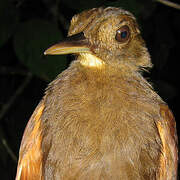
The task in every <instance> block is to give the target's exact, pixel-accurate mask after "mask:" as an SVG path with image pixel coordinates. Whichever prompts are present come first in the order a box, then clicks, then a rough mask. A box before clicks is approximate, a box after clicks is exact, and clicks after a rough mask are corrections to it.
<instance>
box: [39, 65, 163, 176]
mask: <svg viewBox="0 0 180 180" xmlns="http://www.w3.org/2000/svg"><path fill="white" fill-rule="evenodd" d="M68 71H71V73H69V72H68ZM93 76H94V77H95V78H93ZM137 82H138V81H137ZM138 88H139V87H138V86H137V87H134V84H133V85H131V83H127V82H126V81H124V80H123V78H122V79H121V78H116V77H115V76H112V78H111V79H110V78H102V77H98V76H97V72H96V71H92V72H91V73H90V74H87V71H83V70H82V72H81V73H80V72H79V70H77V69H76V68H75V69H68V70H66V71H65V72H64V73H63V74H62V75H61V78H57V79H56V80H55V81H54V82H53V83H52V84H51V85H50V87H49V89H48V91H47V92H46V94H47V95H46V96H45V103H46V106H45V110H44V113H43V116H42V126H44V127H43V129H44V139H43V142H42V148H44V149H48V153H47V158H46V161H45V163H46V165H45V167H46V170H47V171H48V169H49V168H48V167H49V166H50V165H51V164H54V166H56V164H58V166H56V171H57V169H59V171H60V170H61V171H63V170H62V169H63V168H65V167H66V170H67V169H69V171H74V172H76V171H79V169H78V168H80V166H81V165H82V164H84V165H83V166H84V167H88V166H89V165H90V164H91V165H92V164H94V165H95V164H96V165H97V166H101V167H102V166H103V164H106V165H107V166H108V167H109V168H113V166H112V164H114V163H115V164H117V163H118V162H122V161H124V164H123V163H121V166H124V168H125V166H126V165H127V166H131V165H132V164H131V163H130V162H132V161H133V162H134V163H135V164H136V165H137V166H138V164H141V163H140V162H139V161H140V159H137V158H136V157H137V156H139V153H140V151H141V148H142V147H143V148H144V152H145V153H144V154H145V157H142V158H146V160H147V163H146V164H148V163H149V164H152V163H153V160H152V159H153V158H156V156H157V155H158V149H159V144H158V143H155V142H157V141H158V138H159V135H158V132H157V129H156V128H155V126H154V119H155V118H159V112H158V110H157V104H155V103H152V102H151V101H150V100H149V97H150V95H148V98H146V94H145V93H144V94H143V93H142V94H143V98H142V97H140V96H139V94H141V93H140V92H138V91H137V89H138ZM132 91H133V93H132ZM145 144H149V145H148V146H147V147H149V146H151V147H153V148H152V151H153V152H152V154H153V155H152V156H153V158H152V159H151V158H150V157H149V158H148V155H147V154H146V151H147V149H146V145H145ZM150 144H151V145H150ZM47 146H49V147H50V149H49V148H47ZM132 149H133V151H132ZM148 151H149V150H148ZM125 157H128V158H127V159H126V160H125V159H124V158H125ZM114 158H115V159H114ZM123 159H124V160H123ZM99 163H100V164H99ZM101 163H102V164H101ZM80 164H81V165H80ZM119 166H120V164H119V165H118V164H117V166H116V168H117V167H119ZM67 167H69V168H67ZM94 168H95V167H94ZM64 173H65V174H66V172H64ZM72 173H73V172H72ZM47 174H48V172H47Z"/></svg>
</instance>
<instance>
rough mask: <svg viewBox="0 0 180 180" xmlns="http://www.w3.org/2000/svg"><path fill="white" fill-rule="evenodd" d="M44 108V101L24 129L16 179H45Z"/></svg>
mask: <svg viewBox="0 0 180 180" xmlns="http://www.w3.org/2000/svg"><path fill="white" fill-rule="evenodd" d="M43 110H44V104H43V101H42V102H40V103H39V105H38V106H37V108H36V109H35V111H34V113H33V114H32V116H31V118H30V120H29V122H28V124H27V126H26V129H25V131H24V135H23V139H22V142H21V147H20V151H19V161H18V167H17V174H16V180H43V179H44V178H43V174H42V150H41V142H42V130H41V120H40V119H41V115H42V113H43Z"/></svg>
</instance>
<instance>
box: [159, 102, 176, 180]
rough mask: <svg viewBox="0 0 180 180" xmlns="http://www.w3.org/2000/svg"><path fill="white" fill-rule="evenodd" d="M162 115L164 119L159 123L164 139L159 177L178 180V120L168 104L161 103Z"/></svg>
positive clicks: (164, 179)
mask: <svg viewBox="0 0 180 180" xmlns="http://www.w3.org/2000/svg"><path fill="white" fill-rule="evenodd" d="M160 115H161V117H162V119H161V120H160V121H158V123H157V128H158V131H159V134H160V138H161V141H162V150H161V151H162V153H161V157H160V169H159V179H160V180H176V179H177V164H178V148H177V133H176V122H175V119H174V116H173V114H172V112H171V111H170V110H169V108H168V106H167V105H164V104H163V105H160Z"/></svg>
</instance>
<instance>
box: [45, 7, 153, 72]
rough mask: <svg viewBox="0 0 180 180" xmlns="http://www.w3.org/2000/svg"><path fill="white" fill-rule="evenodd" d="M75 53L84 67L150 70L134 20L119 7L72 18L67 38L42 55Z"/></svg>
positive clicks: (147, 57) (144, 48) (148, 59)
mask: <svg viewBox="0 0 180 180" xmlns="http://www.w3.org/2000/svg"><path fill="white" fill-rule="evenodd" d="M71 53H72V54H77V55H79V58H78V59H80V62H81V63H82V64H83V65H85V66H92V67H101V66H102V65H106V64H109V65H114V66H116V67H120V66H121V65H122V64H123V65H129V66H132V67H134V68H135V69H139V68H138V67H151V61H150V57H149V53H148V50H147V48H146V47H145V43H144V41H143V39H142V37H141V35H140V30H139V28H138V24H137V22H136V19H135V17H134V16H133V15H132V14H131V13H129V12H128V11H125V10H123V9H120V8H113V7H108V8H94V9H91V10H87V11H83V12H82V13H80V14H77V15H75V16H74V17H73V18H72V20H71V25H70V28H69V32H68V37H67V38H66V39H65V40H64V41H62V42H60V43H58V44H56V45H54V46H52V47H50V48H49V49H47V50H46V51H45V54H71Z"/></svg>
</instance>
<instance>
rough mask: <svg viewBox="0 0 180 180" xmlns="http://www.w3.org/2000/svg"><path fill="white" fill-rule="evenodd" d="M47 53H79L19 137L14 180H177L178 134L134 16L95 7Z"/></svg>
mask: <svg viewBox="0 0 180 180" xmlns="http://www.w3.org/2000/svg"><path fill="white" fill-rule="evenodd" d="M68 36H69V37H68V38H67V39H66V40H65V41H63V42H61V43H59V44H56V45H54V46H52V47H51V48H49V49H48V50H46V52H45V54H69V53H73V54H76V55H77V57H76V60H75V61H74V62H73V63H72V64H71V65H70V67H69V68H68V69H66V70H65V71H64V72H62V73H61V74H60V75H58V77H57V78H56V79H55V80H54V81H53V82H51V83H50V84H49V86H48V88H47V89H46V93H45V96H44V97H43V99H42V100H41V102H40V103H39V105H38V106H37V108H36V110H35V111H34V113H33V115H32V117H31V118H30V120H29V122H28V125H27V127H26V130H25V132H24V136H23V139H22V143H21V148H20V153H19V163H18V168H17V175H16V180H70V179H71V180H72V179H73V180H100V179H101V180H102V179H103V180H117V179H123V180H135V179H138V180H175V179H176V178H177V159H178V157H177V136H176V125H175V120H174V117H173V115H172V113H171V111H170V110H169V108H168V106H167V105H166V103H165V102H164V101H163V100H162V99H161V98H160V97H159V96H158V95H157V93H156V92H155V91H154V90H153V88H152V87H151V85H150V84H149V83H148V82H147V81H146V80H145V79H144V78H143V76H142V75H141V71H142V70H144V69H145V68H147V67H148V68H149V67H151V66H152V65H151V61H150V56H149V53H148V51H147V49H146V47H145V44H144V41H143V39H142V38H141V35H140V31H139V28H138V25H137V23H136V19H135V17H134V16H133V15H132V14H131V13H129V12H127V11H125V10H122V9H120V8H112V7H109V8H95V9H91V10H88V11H83V12H82V13H80V14H78V15H75V16H74V17H73V18H72V21H71V26H70V29H69V33H68Z"/></svg>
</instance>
